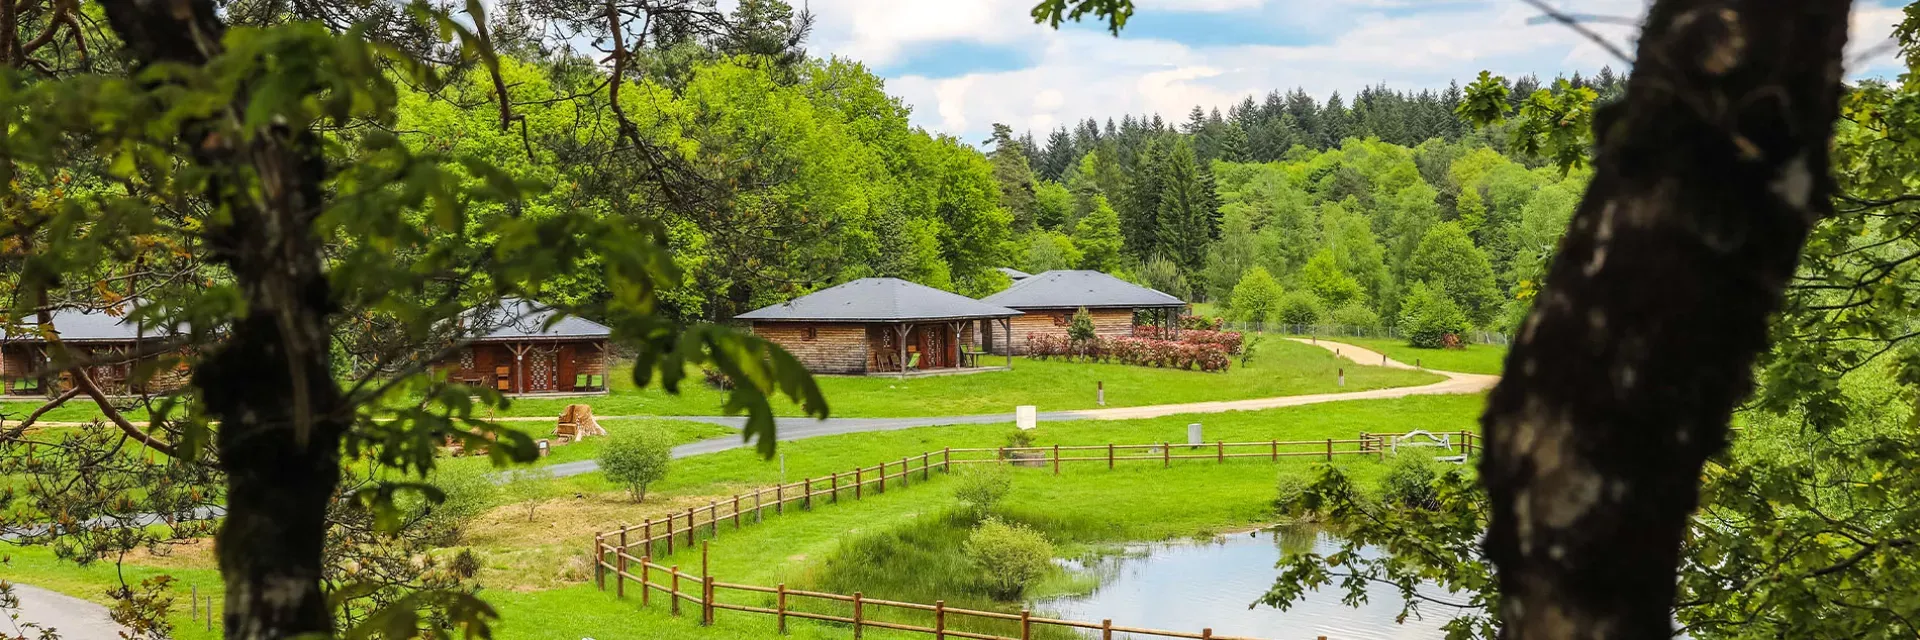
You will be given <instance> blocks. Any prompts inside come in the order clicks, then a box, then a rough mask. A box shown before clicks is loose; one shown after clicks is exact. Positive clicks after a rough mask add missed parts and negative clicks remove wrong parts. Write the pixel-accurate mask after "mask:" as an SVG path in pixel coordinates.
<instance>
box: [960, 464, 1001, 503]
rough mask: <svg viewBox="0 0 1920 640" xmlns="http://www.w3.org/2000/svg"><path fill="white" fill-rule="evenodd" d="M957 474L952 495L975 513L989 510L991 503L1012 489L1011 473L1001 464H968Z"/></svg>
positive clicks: (997, 500)
mask: <svg viewBox="0 0 1920 640" xmlns="http://www.w3.org/2000/svg"><path fill="white" fill-rule="evenodd" d="M958 476H959V477H958V478H957V480H958V482H957V483H955V485H954V487H953V497H955V498H959V499H960V501H961V502H964V503H966V504H967V506H968V507H969V508H971V509H973V512H974V513H977V514H985V513H987V512H988V511H991V510H992V509H993V505H995V504H999V502H1000V500H1001V499H1002V498H1005V497H1007V493H1008V492H1010V491H1012V490H1013V474H1012V473H1011V472H1009V471H1008V470H1007V468H1006V467H1005V466H1003V465H999V464H976V465H969V466H967V467H966V468H964V469H962V470H961V471H960V473H959V474H958Z"/></svg>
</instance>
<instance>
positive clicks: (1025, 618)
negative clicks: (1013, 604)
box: [1020, 609, 1033, 640]
mask: <svg viewBox="0 0 1920 640" xmlns="http://www.w3.org/2000/svg"><path fill="white" fill-rule="evenodd" d="M1032 638H1033V610H1032V609H1021V610H1020V640H1032Z"/></svg>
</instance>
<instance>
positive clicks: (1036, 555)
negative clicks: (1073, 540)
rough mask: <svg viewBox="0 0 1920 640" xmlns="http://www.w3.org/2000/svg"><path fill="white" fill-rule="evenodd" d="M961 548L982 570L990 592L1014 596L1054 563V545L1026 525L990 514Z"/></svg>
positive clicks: (1008, 596)
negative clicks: (1010, 522)
mask: <svg viewBox="0 0 1920 640" xmlns="http://www.w3.org/2000/svg"><path fill="white" fill-rule="evenodd" d="M960 550H961V551H963V552H965V553H966V554H967V558H968V559H970V560H972V561H973V564H974V566H975V567H978V568H979V569H980V571H981V573H982V574H983V578H984V581H985V583H986V586H987V592H988V593H990V594H992V595H993V596H994V597H996V598H1000V599H1003V600H1013V599H1016V598H1019V597H1020V594H1022V593H1024V592H1025V591H1026V590H1027V585H1029V584H1032V583H1033V581H1034V579H1036V578H1039V577H1040V575H1041V574H1043V573H1046V571H1047V568H1048V567H1051V566H1053V545H1052V544H1050V543H1048V542H1047V539H1046V537H1045V536H1042V535H1040V532H1038V531H1034V530H1033V529H1031V528H1028V527H1026V526H1024V525H1019V524H1008V523H1006V522H1002V521H1001V520H1000V519H999V518H987V519H986V520H985V521H983V522H981V523H980V526H978V527H975V528H974V529H973V533H971V534H968V535H967V541H966V542H964V543H961V545H960Z"/></svg>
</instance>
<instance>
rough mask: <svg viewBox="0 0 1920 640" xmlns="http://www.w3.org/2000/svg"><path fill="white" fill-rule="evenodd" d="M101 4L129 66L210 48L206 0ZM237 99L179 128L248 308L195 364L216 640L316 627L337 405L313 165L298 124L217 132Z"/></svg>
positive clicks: (187, 57)
mask: <svg viewBox="0 0 1920 640" xmlns="http://www.w3.org/2000/svg"><path fill="white" fill-rule="evenodd" d="M104 6H105V8H106V12H107V17H108V20H109V21H110V22H111V24H112V26H113V29H114V31H115V32H117V33H118V34H119V35H120V37H121V39H122V40H123V41H124V42H125V43H126V46H127V49H128V50H129V52H130V53H131V54H132V56H133V58H134V60H135V61H136V62H138V63H139V64H141V65H147V64H153V63H160V62H172V63H181V64H188V65H203V64H205V63H206V62H207V61H208V60H209V59H210V58H212V57H213V56H215V55H217V54H218V53H219V52H220V37H221V34H222V33H223V32H224V25H222V24H221V22H220V19H219V16H218V14H217V13H216V12H215V10H214V7H213V4H212V3H211V2H210V1H209V0H126V1H122V2H108V3H104ZM244 96H245V92H244V90H243V91H241V92H239V93H238V94H237V95H235V96H234V97H233V98H232V101H231V103H230V104H229V110H228V113H226V114H224V115H223V116H222V117H220V118H217V119H215V120H212V121H203V122H189V123H187V124H186V125H184V126H183V130H182V131H181V137H182V142H183V144H184V146H185V147H188V148H191V149H193V157H192V161H193V162H194V163H195V164H197V165H199V166H200V167H201V168H203V169H206V170H208V171H209V173H210V174H211V175H210V177H209V180H208V183H207V186H206V188H205V192H204V194H203V195H204V196H205V197H206V198H207V200H208V201H209V202H210V203H212V205H213V206H214V207H216V208H218V209H221V210H224V211H226V212H227V213H228V214H229V216H228V218H227V219H224V220H222V219H219V218H211V219H210V220H211V221H210V222H209V223H208V227H207V229H206V231H205V234H206V236H207V240H208V245H209V246H210V247H211V251H212V253H213V257H214V258H216V259H217V260H219V261H220V262H221V263H222V264H224V265H226V266H227V267H228V268H229V269H230V270H231V272H232V274H233V279H234V281H235V282H236V283H237V284H238V285H239V287H240V290H241V293H242V295H243V296H244V298H245V300H246V303H247V315H246V316H244V317H242V318H239V319H238V320H236V321H235V323H234V325H233V326H232V327H231V328H230V330H229V333H228V334H227V335H226V336H225V337H224V340H222V342H221V343H220V346H219V347H217V348H216V349H215V350H214V351H213V352H212V353H210V354H208V356H207V357H206V358H205V359H204V361H203V362H202V363H201V364H200V365H199V366H198V367H196V369H195V371H194V386H195V387H196V388H198V389H199V390H200V393H201V399H202V401H203V402H204V403H205V406H206V407H207V409H208V411H209V412H210V413H211V414H212V415H213V417H215V418H217V419H219V420H220V427H219V429H218V433H217V435H216V440H215V446H217V447H218V448H219V452H220V462H221V465H222V466H223V467H224V469H225V471H226V472H227V483H228V493H227V515H226V520H225V522H224V523H223V525H222V528H221V530H220V533H219V535H218V538H217V539H216V553H217V555H218V557H219V560H220V573H221V576H222V579H223V580H224V581H225V583H226V588H227V593H226V608H225V616H226V617H225V620H224V628H225V637H226V638H230V639H238V640H253V639H266V638H289V637H293V636H299V635H305V634H318V635H322V636H330V635H332V633H333V623H332V615H331V612H330V610H329V608H328V606H327V600H326V595H325V594H324V593H323V592H322V591H321V586H320V576H321V551H322V547H323V543H324V540H325V535H326V531H327V521H326V510H327V504H328V502H329V501H330V500H332V498H333V494H334V491H335V489H336V487H337V486H338V484H339V480H340V460H339V456H340V454H339V449H340V438H341V435H342V434H343V433H344V432H345V430H346V426H347V423H348V420H349V419H350V412H348V411H345V410H343V408H342V397H341V392H340V389H339V387H338V385H337V384H336V383H335V381H334V380H333V377H332V375H331V371H330V366H329V365H330V362H329V352H328V336H329V334H330V327H329V322H330V316H331V315H332V314H333V313H334V311H335V304H334V302H333V300H332V299H331V297H330V295H331V294H330V292H329V289H328V284H327V280H326V276H325V272H324V268H323V264H322V262H321V259H320V245H321V243H320V239H319V238H317V237H316V236H315V235H314V234H313V232H312V229H313V219H314V217H315V216H317V215H318V214H319V212H320V209H321V202H322V197H321V191H320V184H321V181H322V179H323V178H324V177H325V165H324V160H323V158H322V156H321V152H320V146H319V144H318V140H317V138H316V137H315V136H314V135H313V133H312V132H311V131H307V130H304V129H293V128H288V127H285V126H277V127H274V128H271V129H269V130H266V131H260V132H255V133H256V134H257V135H254V136H249V137H243V136H239V135H235V132H233V131H231V130H230V129H227V128H229V127H230V126H231V125H232V124H233V123H237V122H240V114H244V113H245V112H246V106H247V105H246V103H245V97H244Z"/></svg>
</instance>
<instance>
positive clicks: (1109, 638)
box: [1100, 618, 1326, 640]
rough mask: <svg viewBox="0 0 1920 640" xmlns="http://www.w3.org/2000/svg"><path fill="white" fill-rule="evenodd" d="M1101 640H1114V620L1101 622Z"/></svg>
mask: <svg viewBox="0 0 1920 640" xmlns="http://www.w3.org/2000/svg"><path fill="white" fill-rule="evenodd" d="M1100 640H1113V618H1107V619H1105V620H1101V621H1100ZM1321 640H1326V639H1325V638H1322V639H1321Z"/></svg>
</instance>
